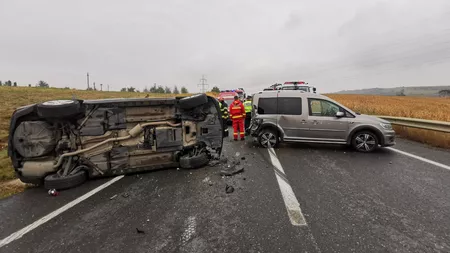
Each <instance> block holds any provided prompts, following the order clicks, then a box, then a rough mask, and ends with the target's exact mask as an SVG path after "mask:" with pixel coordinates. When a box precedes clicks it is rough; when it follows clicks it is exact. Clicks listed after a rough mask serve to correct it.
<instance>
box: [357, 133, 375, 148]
mask: <svg viewBox="0 0 450 253" xmlns="http://www.w3.org/2000/svg"><path fill="white" fill-rule="evenodd" d="M375 145H376V141H375V138H374V137H373V136H372V135H370V134H360V135H358V136H357V137H356V148H357V149H358V150H364V151H370V150H372V149H373V148H374V147H375Z"/></svg>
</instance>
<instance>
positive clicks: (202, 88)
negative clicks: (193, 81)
mask: <svg viewBox="0 0 450 253" xmlns="http://www.w3.org/2000/svg"><path fill="white" fill-rule="evenodd" d="M206 81H207V79H206V78H205V75H202V79H200V82H201V83H199V84H197V86H201V91H202V93H205V92H206V90H207V89H205V87H208V88H209V84H207V83H206Z"/></svg>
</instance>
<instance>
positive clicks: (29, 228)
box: [0, 175, 124, 248]
mask: <svg viewBox="0 0 450 253" xmlns="http://www.w3.org/2000/svg"><path fill="white" fill-rule="evenodd" d="M123 177H124V176H123V175H121V176H117V177H115V178H113V179H111V180H109V181H108V182H106V183H104V184H102V185H100V186H99V187H97V188H95V189H93V190H92V191H90V192H88V193H86V194H84V195H83V196H81V197H78V198H77V199H75V200H72V201H71V202H69V203H67V204H66V205H64V206H62V207H60V208H58V209H56V210H55V211H53V212H51V213H49V214H47V215H46V216H44V217H42V218H40V219H39V220H37V221H35V222H33V223H31V224H30V225H28V226H26V227H24V228H22V229H21V230H19V231H17V232H14V233H12V234H11V235H10V236H8V237H6V238H4V239H2V240H1V241H0V248H1V247H3V246H5V245H8V244H9V243H11V242H13V241H15V240H17V239H20V238H21V237H22V236H24V235H25V234H27V233H28V232H30V231H32V230H33V229H35V228H37V227H39V226H40V225H42V224H44V223H46V222H47V221H49V220H51V219H53V218H55V217H56V216H58V215H60V214H62V213H63V212H65V211H67V210H69V209H70V208H72V207H74V206H75V205H77V204H79V203H80V202H82V201H84V200H86V199H87V198H89V197H91V196H92V195H94V194H96V193H97V192H99V191H101V190H103V189H105V188H106V187H108V186H110V185H112V184H114V183H115V182H117V181H119V180H120V179H122V178H123Z"/></svg>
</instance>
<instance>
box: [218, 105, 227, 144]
mask: <svg viewBox="0 0 450 253" xmlns="http://www.w3.org/2000/svg"><path fill="white" fill-rule="evenodd" d="M219 106H220V112H221V114H222V123H223V128H224V130H223V134H224V135H225V136H228V124H227V121H228V118H229V115H228V105H227V103H225V100H224V99H223V97H220V98H219Z"/></svg>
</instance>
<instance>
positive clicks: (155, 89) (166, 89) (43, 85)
mask: <svg viewBox="0 0 450 253" xmlns="http://www.w3.org/2000/svg"><path fill="white" fill-rule="evenodd" d="M0 86H9V87H17V82H12V81H11V80H8V81H3V82H2V81H0ZM28 87H32V86H31V84H28ZM35 87H40V88H49V87H50V85H49V84H48V83H47V82H45V81H42V80H40V81H39V82H37V83H36V85H35ZM64 89H70V88H69V87H65V88H64ZM87 90H97V89H95V88H91V87H89V89H87ZM120 91H122V92H140V91H139V90H138V89H136V88H135V87H132V86H131V87H126V88H122V89H121V90H120ZM143 92H145V93H162V94H185V93H189V91H188V89H187V88H186V87H185V86H181V89H180V90H179V89H178V87H177V86H176V85H175V86H174V87H173V89H171V88H170V87H168V86H165V87H163V86H162V85H158V86H157V85H156V84H154V85H153V86H152V87H151V88H150V89H149V88H147V87H146V88H145V89H144V90H143ZM211 92H215V93H220V89H219V88H218V87H217V86H214V87H213V88H212V90H211Z"/></svg>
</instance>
